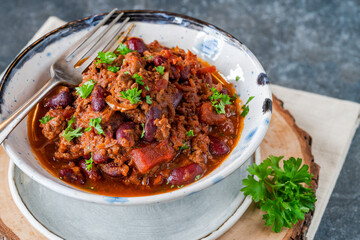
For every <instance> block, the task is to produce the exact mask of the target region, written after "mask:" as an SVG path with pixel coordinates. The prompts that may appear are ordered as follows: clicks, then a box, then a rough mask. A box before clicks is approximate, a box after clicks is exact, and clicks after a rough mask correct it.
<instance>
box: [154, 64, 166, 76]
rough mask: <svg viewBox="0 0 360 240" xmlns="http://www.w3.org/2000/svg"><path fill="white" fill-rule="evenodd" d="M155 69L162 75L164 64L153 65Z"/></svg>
mask: <svg viewBox="0 0 360 240" xmlns="http://www.w3.org/2000/svg"><path fill="white" fill-rule="evenodd" d="M155 70H156V71H157V72H158V73H160V74H161V75H164V70H165V67H164V66H157V67H155Z"/></svg>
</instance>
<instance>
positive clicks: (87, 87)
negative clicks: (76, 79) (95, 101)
mask: <svg viewBox="0 0 360 240" xmlns="http://www.w3.org/2000/svg"><path fill="white" fill-rule="evenodd" d="M95 83H96V82H95V81H94V80H92V79H90V80H89V81H87V82H86V83H84V84H83V85H82V86H81V87H76V88H75V90H76V94H77V95H80V97H82V98H84V99H85V98H87V97H88V96H89V95H90V93H91V91H92V90H93V88H94V86H95Z"/></svg>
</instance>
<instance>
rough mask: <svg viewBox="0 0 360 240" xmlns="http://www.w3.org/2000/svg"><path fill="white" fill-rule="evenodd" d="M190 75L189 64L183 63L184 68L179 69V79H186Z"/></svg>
mask: <svg viewBox="0 0 360 240" xmlns="http://www.w3.org/2000/svg"><path fill="white" fill-rule="evenodd" d="M189 76H190V66H189V65H185V66H184V68H183V69H182V70H181V71H180V79H181V80H186V79H188V78H189Z"/></svg>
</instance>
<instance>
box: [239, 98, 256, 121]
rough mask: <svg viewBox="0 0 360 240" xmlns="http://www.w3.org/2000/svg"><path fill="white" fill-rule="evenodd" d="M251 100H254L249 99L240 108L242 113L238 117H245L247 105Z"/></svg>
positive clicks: (247, 110)
mask: <svg viewBox="0 0 360 240" xmlns="http://www.w3.org/2000/svg"><path fill="white" fill-rule="evenodd" d="M253 98H254V96H251V97H249V99H248V100H247V101H246V103H245V104H244V105H243V106H242V107H241V109H242V112H241V114H240V115H241V116H242V117H243V118H244V117H246V115H247V114H248V113H249V105H248V104H249V102H250V101H251V100H253Z"/></svg>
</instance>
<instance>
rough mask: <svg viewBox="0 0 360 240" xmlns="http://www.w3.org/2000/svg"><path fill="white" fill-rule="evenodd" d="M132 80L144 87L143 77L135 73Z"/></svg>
mask: <svg viewBox="0 0 360 240" xmlns="http://www.w3.org/2000/svg"><path fill="white" fill-rule="evenodd" d="M132 78H133V79H135V82H136V83H137V84H139V85H144V84H145V83H144V82H143V78H142V76H140V75H139V74H137V73H135V74H134V75H132Z"/></svg>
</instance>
